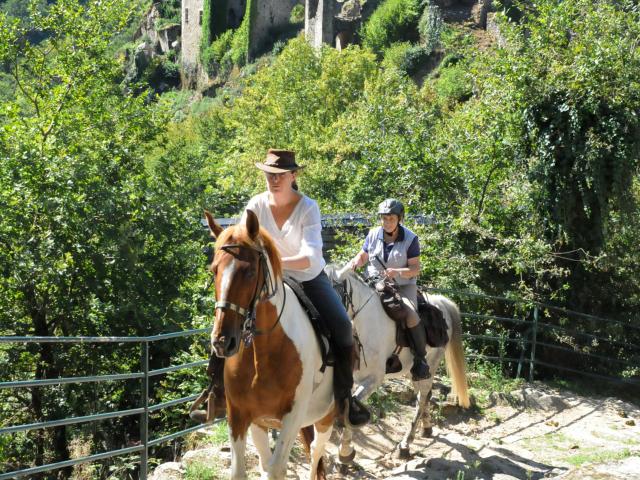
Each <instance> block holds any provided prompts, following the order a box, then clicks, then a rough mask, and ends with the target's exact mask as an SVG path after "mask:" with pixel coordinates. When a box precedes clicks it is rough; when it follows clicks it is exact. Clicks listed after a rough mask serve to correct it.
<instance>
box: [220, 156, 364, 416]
mask: <svg viewBox="0 0 640 480" xmlns="http://www.w3.org/2000/svg"><path fill="white" fill-rule="evenodd" d="M256 167H258V168H259V169H260V170H262V171H263V172H264V173H265V177H266V181H267V191H265V192H263V193H260V194H258V195H256V196H255V197H253V198H252V199H251V200H249V203H248V204H247V207H246V210H251V211H253V212H254V213H255V214H256V216H257V217H258V220H259V222H260V225H261V226H262V227H263V228H265V229H266V230H267V232H268V233H269V234H270V235H271V236H272V237H273V240H274V242H275V244H276V247H277V249H278V251H279V253H280V255H281V257H282V267H283V269H284V272H285V273H286V274H287V275H288V276H289V277H292V278H293V279H294V280H296V281H298V282H299V283H300V284H301V286H302V288H303V290H304V293H305V294H306V295H307V296H308V297H309V299H310V300H311V302H312V303H313V305H314V306H315V308H316V309H317V310H318V312H319V314H320V320H321V321H322V322H324V323H325V326H326V327H327V329H328V331H329V334H330V341H331V344H332V345H331V346H332V348H333V352H334V358H335V365H334V368H333V381H334V396H335V400H336V404H337V405H338V408H339V411H340V413H341V415H344V421H345V423H347V424H349V425H351V426H356V427H357V426H362V425H364V424H365V423H367V422H368V421H369V417H370V415H369V412H368V411H367V409H366V408H365V407H364V405H362V403H360V402H359V401H358V400H357V399H355V398H354V397H353V395H352V393H351V389H352V387H353V373H352V367H353V355H352V352H353V332H352V327H351V321H350V320H349V317H348V315H347V312H346V311H345V309H344V306H343V305H342V303H341V301H340V298H339V297H338V295H337V294H336V292H335V290H334V289H333V287H332V286H331V282H330V281H329V279H328V278H327V275H326V274H325V273H324V270H323V268H324V266H325V261H324V259H323V257H322V237H321V235H320V232H321V229H322V225H321V223H320V209H319V208H318V204H317V203H316V202H315V201H314V200H312V199H310V198H309V197H307V196H306V195H303V194H302V193H300V192H299V191H298V185H297V183H296V175H297V172H298V170H299V169H301V168H302V167H301V166H300V165H298V164H297V163H296V161H295V154H294V152H292V151H289V150H276V149H269V151H268V152H267V157H266V159H265V161H264V163H256ZM246 210H245V213H244V215H243V219H244V218H245V217H246V215H247V214H246ZM241 223H242V221H241ZM301 320H302V319H301ZM212 362H214V363H215V366H214V368H213V369H212V370H213V372H214V374H213V383H214V388H213V391H214V394H215V397H216V399H215V409H214V410H215V411H216V416H219V415H220V414H221V413H222V412H223V411H224V404H225V401H224V398H223V395H224V386H223V375H222V371H223V365H224V359H223V358H217V357H216V358H215V359H212ZM210 370H211V368H210ZM209 407H210V408H211V405H210V406H209Z"/></svg>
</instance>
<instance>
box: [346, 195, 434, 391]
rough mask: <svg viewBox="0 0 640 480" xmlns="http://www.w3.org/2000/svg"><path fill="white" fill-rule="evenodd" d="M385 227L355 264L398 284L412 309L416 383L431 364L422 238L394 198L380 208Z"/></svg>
mask: <svg viewBox="0 0 640 480" xmlns="http://www.w3.org/2000/svg"><path fill="white" fill-rule="evenodd" d="M378 215H379V216H380V221H381V225H380V226H379V227H376V228H372V229H371V230H370V231H369V233H368V234H367V237H366V239H365V241H364V245H363V246H362V250H360V252H358V254H357V255H356V256H355V257H354V258H353V259H352V260H351V262H350V263H349V266H350V267H351V269H353V270H355V269H357V268H359V267H361V266H363V265H365V264H366V263H367V262H369V265H368V266H367V274H368V275H369V276H370V277H371V276H377V277H379V276H384V277H387V278H389V279H391V280H393V281H395V282H396V284H397V290H398V293H399V294H400V296H401V298H402V301H403V303H404V304H405V305H406V306H407V307H408V308H407V309H406V310H407V313H408V314H407V317H406V320H405V321H406V325H407V332H408V334H409V343H410V347H411V352H412V353H413V367H412V368H411V374H412V375H413V380H414V381H419V380H425V379H427V378H429V377H430V373H429V364H428V363H427V361H426V360H425V355H426V346H427V336H426V331H425V329H424V327H423V325H421V323H420V317H419V316H418V313H417V311H416V310H417V305H418V286H417V277H418V275H419V274H420V244H419V241H418V236H417V235H416V234H415V233H413V232H412V231H411V230H409V229H408V228H407V227H405V226H403V225H401V224H400V222H402V219H403V218H404V205H402V203H401V202H400V201H398V200H396V199H394V198H388V199H386V200H384V201H383V202H382V203H381V204H380V205H379V206H378Z"/></svg>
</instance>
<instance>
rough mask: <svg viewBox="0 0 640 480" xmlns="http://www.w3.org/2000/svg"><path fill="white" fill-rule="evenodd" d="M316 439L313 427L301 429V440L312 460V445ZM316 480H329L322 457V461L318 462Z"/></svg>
mask: <svg viewBox="0 0 640 480" xmlns="http://www.w3.org/2000/svg"><path fill="white" fill-rule="evenodd" d="M314 437H315V433H314V427H313V425H308V426H306V427H302V428H301V429H300V439H301V440H302V445H303V446H304V451H305V452H307V455H309V458H311V444H312V443H313V439H314ZM316 478H317V479H318V480H326V479H327V473H326V471H325V468H324V458H322V457H320V460H319V461H318V468H317V469H316Z"/></svg>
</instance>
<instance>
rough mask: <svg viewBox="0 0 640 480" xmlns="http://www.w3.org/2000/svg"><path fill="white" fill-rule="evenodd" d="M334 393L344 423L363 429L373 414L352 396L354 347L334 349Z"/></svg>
mask: <svg viewBox="0 0 640 480" xmlns="http://www.w3.org/2000/svg"><path fill="white" fill-rule="evenodd" d="M334 358H335V365H334V367H333V391H334V395H335V399H336V404H337V405H338V410H339V412H340V414H341V415H343V418H344V423H345V424H346V425H348V426H350V427H361V426H362V425H364V424H365V423H367V422H368V421H369V419H370V418H371V414H370V413H369V411H368V410H367V407H365V406H364V405H363V404H362V402H360V400H358V399H357V398H355V397H354V396H353V395H352V394H351V388H352V387H353V360H354V357H353V346H348V347H335V348H334Z"/></svg>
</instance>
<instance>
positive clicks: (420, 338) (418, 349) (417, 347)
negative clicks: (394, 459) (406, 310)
mask: <svg viewBox="0 0 640 480" xmlns="http://www.w3.org/2000/svg"><path fill="white" fill-rule="evenodd" d="M407 333H408V336H409V344H410V345H411V353H413V366H412V367H411V374H412V376H413V381H414V382H415V381H418V380H426V379H427V378H430V377H431V374H430V372H429V364H428V363H427V360H426V359H425V356H426V355H427V350H426V349H427V332H426V331H425V329H424V325H422V323H419V324H418V325H416V326H415V327H411V328H407Z"/></svg>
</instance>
